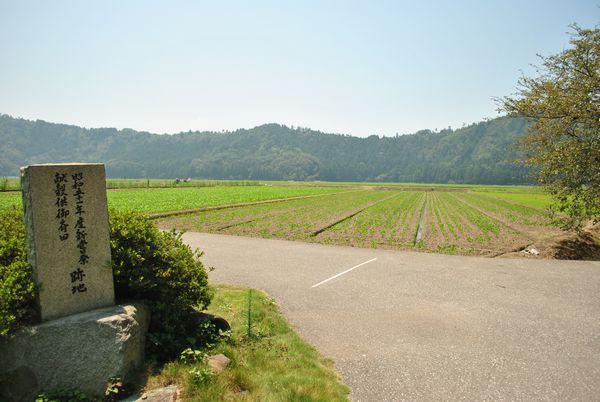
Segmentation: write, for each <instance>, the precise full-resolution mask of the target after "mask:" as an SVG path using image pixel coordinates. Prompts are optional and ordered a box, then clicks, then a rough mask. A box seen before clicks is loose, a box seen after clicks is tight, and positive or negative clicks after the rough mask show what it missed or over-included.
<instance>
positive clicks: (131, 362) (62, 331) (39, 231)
mask: <svg viewBox="0 0 600 402" xmlns="http://www.w3.org/2000/svg"><path fill="white" fill-rule="evenodd" d="M21 172H22V179H21V186H22V191H23V206H24V212H25V226H26V234H27V258H28V260H29V262H30V263H31V265H32V266H33V273H34V280H35V282H36V283H37V285H38V293H39V294H38V295H37V302H38V307H39V311H40V317H41V319H42V321H44V322H43V323H41V324H38V325H34V326H30V327H25V328H22V329H21V330H19V331H18V332H17V333H15V334H14V336H12V337H11V338H10V339H7V340H1V339H0V401H9V402H22V401H31V400H34V399H35V396H36V394H37V393H38V392H40V391H48V390H52V389H65V388H79V389H81V390H83V391H86V392H90V393H92V394H95V395H102V393H103V392H104V389H105V387H106V384H107V381H108V380H109V378H111V377H114V376H120V377H122V378H124V379H127V378H128V377H129V376H130V375H132V373H134V372H135V370H136V369H137V368H138V367H140V365H141V364H142V363H143V359H144V345H145V336H146V331H147V329H148V324H149V319H150V316H149V311H148V309H147V307H145V306H144V305H143V304H140V303H135V304H126V305H117V306H115V305H114V304H115V293H114V284H113V275H112V267H111V258H110V241H109V236H110V232H109V227H108V210H107V202H106V180H105V174H104V165H102V164H91V163H90V164H51V165H50V164H48V165H30V166H27V167H24V168H22V169H21Z"/></svg>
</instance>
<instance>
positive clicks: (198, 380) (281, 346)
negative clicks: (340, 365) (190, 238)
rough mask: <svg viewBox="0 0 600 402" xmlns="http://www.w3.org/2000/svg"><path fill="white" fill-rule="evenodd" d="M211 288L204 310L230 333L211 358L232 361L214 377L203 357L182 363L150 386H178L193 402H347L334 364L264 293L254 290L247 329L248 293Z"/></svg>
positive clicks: (154, 378) (170, 365)
mask: <svg viewBox="0 0 600 402" xmlns="http://www.w3.org/2000/svg"><path fill="white" fill-rule="evenodd" d="M215 290H216V293H215V297H214V299H213V302H212V304H211V307H210V308H209V309H208V312H210V313H213V314H216V315H219V316H221V317H224V318H225V319H227V321H229V323H230V324H231V328H232V331H231V337H230V338H229V339H228V340H226V341H224V342H222V343H220V344H218V345H217V346H215V347H214V349H213V350H211V351H210V352H209V354H218V353H223V354H224V355H225V356H227V357H228V358H230V359H231V363H230V365H229V367H228V368H227V369H226V370H225V371H224V372H223V373H221V374H218V375H214V374H212V373H211V372H209V371H208V369H207V366H206V363H205V362H203V361H202V359H197V361H193V360H194V359H189V358H184V359H180V360H179V361H176V362H172V363H168V364H166V365H165V366H164V367H163V368H162V369H161V370H160V372H159V373H158V374H155V375H152V376H150V377H149V379H148V382H147V387H148V388H154V387H158V386H163V385H167V384H172V383H176V384H178V385H179V386H181V387H182V388H183V390H184V395H183V398H184V400H192V401H228V400H241V401H346V400H347V395H348V392H349V391H348V388H347V387H346V386H345V385H343V384H341V383H340V381H339V379H338V376H337V374H336V372H335V371H334V369H333V362H332V361H331V360H329V359H325V358H323V357H322V356H320V355H319V353H318V352H317V351H316V349H315V348H313V347H312V346H310V345H309V344H307V343H306V342H304V341H303V340H302V339H301V338H300V337H299V336H298V335H297V334H296V333H295V332H294V331H293V330H292V328H291V327H290V325H289V324H288V323H287V322H286V320H285V319H284V318H283V316H282V315H281V313H280V312H279V309H278V308H277V306H276V305H275V303H274V302H273V301H272V300H271V299H270V298H269V297H268V296H267V295H265V294H264V293H262V292H261V291H258V290H252V293H251V295H252V299H251V326H250V331H249V330H248V329H249V323H248V306H249V303H248V293H249V290H248V289H240V288H236V287H232V286H225V285H220V286H217V287H216V288H215ZM249 332H250V335H249ZM188 355H189V352H188Z"/></svg>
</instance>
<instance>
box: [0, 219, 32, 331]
mask: <svg viewBox="0 0 600 402" xmlns="http://www.w3.org/2000/svg"><path fill="white" fill-rule="evenodd" d="M0 222H2V230H0V338H2V337H5V336H7V335H8V334H9V333H10V332H12V331H14V330H15V329H16V328H18V327H19V326H20V325H23V324H26V323H28V322H31V321H34V320H35V319H36V309H35V304H34V298H35V286H34V283H33V280H32V277H31V274H32V270H31V265H29V264H28V263H27V252H26V250H25V226H24V225H23V213H22V211H21V210H18V209H16V208H9V209H5V210H0Z"/></svg>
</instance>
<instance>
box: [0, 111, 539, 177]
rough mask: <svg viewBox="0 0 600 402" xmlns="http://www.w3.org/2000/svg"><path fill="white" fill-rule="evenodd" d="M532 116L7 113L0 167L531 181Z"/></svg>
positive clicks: (0, 121) (3, 171)
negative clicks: (408, 129)
mask: <svg viewBox="0 0 600 402" xmlns="http://www.w3.org/2000/svg"><path fill="white" fill-rule="evenodd" d="M526 127H527V124H526V122H525V121H524V120H520V119H510V118H498V119H495V120H491V121H486V122H481V123H478V124H473V125H471V126H468V127H465V128H461V129H458V130H443V131H440V132H432V131H428V130H425V131H419V132H417V133H415V134H411V135H402V136H396V137H383V138H381V137H378V136H375V135H373V136H370V137H367V138H358V137H352V136H348V135H338V134H325V133H321V132H319V131H313V130H309V129H302V128H299V129H297V128H294V129H292V128H289V127H286V126H281V125H278V124H265V125H262V126H259V127H255V128H252V129H249V130H237V131H234V132H226V133H214V132H188V133H181V134H175V135H156V134H149V133H146V132H137V131H134V130H129V129H125V130H116V129H113V128H98V129H84V128H81V127H77V126H70V125H65V124H53V123H47V122H44V121H40V120H37V121H29V120H23V119H15V118H12V117H10V116H8V115H0V144H1V152H0V175H1V176H5V175H6V176H17V175H18V174H19V167H20V166H23V165H27V164H32V163H50V162H73V161H79V162H104V163H105V164H106V166H107V174H108V176H109V177H130V178H140V177H149V178H174V177H194V178H205V179H253V180H259V179H262V180H327V181H371V182H375V181H395V182H422V183H481V184H519V183H528V182H529V181H530V179H529V178H528V176H527V170H526V169H524V168H523V167H520V166H518V165H516V164H515V163H514V160H515V159H516V157H517V155H516V152H515V150H514V147H513V143H514V140H515V138H517V137H519V136H520V135H522V134H523V133H524V132H525V130H526Z"/></svg>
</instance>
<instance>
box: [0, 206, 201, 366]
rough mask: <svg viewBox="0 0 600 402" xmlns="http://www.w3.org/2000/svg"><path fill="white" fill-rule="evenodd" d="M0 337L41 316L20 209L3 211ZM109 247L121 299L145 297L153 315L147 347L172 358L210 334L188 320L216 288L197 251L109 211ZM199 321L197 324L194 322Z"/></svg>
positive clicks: (172, 235) (148, 224) (137, 219)
mask: <svg viewBox="0 0 600 402" xmlns="http://www.w3.org/2000/svg"><path fill="white" fill-rule="evenodd" d="M0 222H2V229H0V338H1V337H6V336H9V335H10V334H11V333H12V332H14V331H15V330H16V329H18V328H19V327H21V326H23V325H26V324H29V323H31V322H35V321H36V320H37V315H36V309H35V300H34V296H35V286H34V283H33V279H32V275H31V267H30V265H29V264H28V263H27V260H26V251H25V233H24V232H25V230H24V224H23V212H22V210H19V209H16V208H12V209H8V210H3V211H0ZM110 228H111V234H110V236H111V240H110V246H111V252H112V263H113V273H114V281H115V296H116V298H117V300H132V299H135V300H144V301H145V303H146V304H147V305H148V306H149V307H150V310H151V314H152V318H151V322H150V330H149V334H148V339H149V342H148V351H149V353H151V354H153V355H155V356H157V357H159V358H168V357H170V356H174V355H176V354H178V353H179V352H180V351H181V350H182V349H183V348H185V347H187V346H190V344H191V345H192V346H201V344H202V343H203V342H205V341H207V340H206V339H203V336H206V334H205V333H203V332H198V331H197V328H194V327H193V325H194V321H193V320H190V314H191V313H192V312H193V311H197V310H203V309H205V308H206V307H207V306H208V304H209V303H210V301H211V298H212V293H211V290H210V288H209V286H208V283H207V275H206V271H205V269H204V267H203V265H202V263H201V262H200V261H199V260H198V257H199V256H200V253H199V252H195V251H193V250H192V249H191V248H190V247H189V246H187V245H185V244H184V243H183V242H182V241H181V234H180V233H177V232H175V231H172V232H161V231H159V230H158V229H157V228H156V226H154V224H153V223H152V221H150V220H149V219H148V218H147V217H145V216H143V215H141V214H137V213H132V212H125V213H124V212H117V211H111V212H110ZM196 324H197V323H196Z"/></svg>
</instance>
